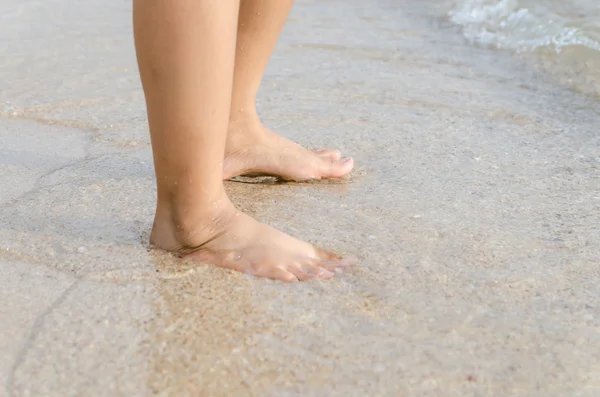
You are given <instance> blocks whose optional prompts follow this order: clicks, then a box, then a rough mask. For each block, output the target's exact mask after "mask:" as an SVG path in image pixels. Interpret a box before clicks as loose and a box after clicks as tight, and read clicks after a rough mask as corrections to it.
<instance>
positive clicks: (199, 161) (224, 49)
mask: <svg viewBox="0 0 600 397" xmlns="http://www.w3.org/2000/svg"><path fill="white" fill-rule="evenodd" d="M259 3H260V4H262V3H261V2H259V1H258V0H257V4H259ZM263 3H264V2H263ZM241 9H242V11H243V12H244V13H246V12H256V11H255V9H254V8H253V6H248V7H247V8H245V7H242V8H241ZM287 10H288V11H289V8H288V9H287ZM239 11H240V4H239V0H222V1H211V0H177V1H173V0H134V36H135V45H136V53H137V57H138V64H139V70H140V77H141V80H142V85H143V88H144V93H145V97H146V106H147V112H148V122H149V126H150V135H151V141H152V151H153V156H154V167H155V173H156V181H157V207H156V215H155V219H154V224H153V227H152V232H151V236H150V240H151V243H152V244H153V245H154V246H156V247H158V248H162V249H165V250H168V251H171V252H174V253H176V254H178V255H180V256H183V257H192V258H195V259H197V260H199V261H201V262H203V263H209V264H214V265H217V266H222V267H227V268H231V269H235V270H238V271H242V272H245V273H249V274H253V275H256V276H262V277H270V278H275V279H281V280H284V281H296V280H308V279H312V278H330V277H332V276H333V275H334V273H333V271H335V270H339V269H340V267H341V266H343V265H345V261H344V260H343V259H342V258H339V257H337V256H336V255H334V254H331V253H329V252H326V251H324V250H321V249H317V248H315V247H313V246H312V245H311V244H308V243H306V242H303V241H300V240H297V239H295V238H293V237H290V236H288V235H286V234H284V233H282V232H280V231H278V230H275V229H273V228H271V227H269V226H267V225H264V224H261V223H259V222H257V221H255V220H254V219H252V218H251V217H249V216H247V215H245V214H243V213H241V212H239V211H238V210H237V209H236V208H235V207H234V205H233V204H232V203H231V201H230V200H229V198H228V197H227V194H226V193H225V190H224V187H223V179H224V173H223V166H224V156H225V150H226V145H227V140H228V131H230V130H231V125H232V121H233V122H235V120H237V119H236V118H234V117H230V116H231V115H232V112H231V109H232V103H233V102H232V92H233V91H234V89H233V85H234V77H233V76H234V62H235V57H236V35H237V24H238V12H239ZM281 14H282V13H281ZM286 15H287V11H286ZM242 19H244V18H242ZM242 19H240V21H241V20H242ZM283 19H285V18H283ZM282 23H283V21H280V22H279V24H282ZM275 25H276V26H279V25H277V24H275ZM279 29H280V27H279ZM274 40H276V38H275V39H274ZM273 45H274V42H273V43H272V44H271V47H270V48H271V49H272V46H273ZM239 52H240V51H239V48H238V53H239ZM266 52H267V51H265V53H266ZM269 53H270V50H269ZM266 57H267V58H268V54H267V56H266ZM257 62H258V61H257ZM265 63H266V61H265ZM261 65H262V64H261ZM257 69H258V67H257ZM263 69H264V67H263ZM259 80H260V79H259ZM239 84H245V83H239ZM254 84H256V83H254ZM258 84H260V81H259V83H258ZM238 99H239V98H238ZM238 99H236V101H237V100H238ZM237 104H238V102H236V106H237ZM234 109H235V108H234ZM254 114H256V112H254ZM311 155H312V154H311ZM314 156H315V157H319V158H322V159H325V160H326V161H327V162H330V163H331V162H332V161H337V160H335V157H336V154H335V153H333V154H332V153H325V154H323V153H320V155H314ZM348 162H351V160H350V161H348V160H346V163H348Z"/></svg>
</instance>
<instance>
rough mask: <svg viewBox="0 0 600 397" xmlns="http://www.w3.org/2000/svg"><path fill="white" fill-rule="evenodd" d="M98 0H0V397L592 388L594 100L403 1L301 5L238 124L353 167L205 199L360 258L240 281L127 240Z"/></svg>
mask: <svg viewBox="0 0 600 397" xmlns="http://www.w3.org/2000/svg"><path fill="white" fill-rule="evenodd" d="M114 3H115V2H113V3H106V2H103V1H99V0H90V1H86V2H75V3H73V2H68V4H67V2H64V1H58V0H46V1H44V2H41V1H33V0H31V1H26V2H17V3H15V2H13V1H7V0H0V37H1V38H2V39H1V41H0V42H1V43H2V46H3V47H2V48H3V51H2V53H3V55H5V56H4V57H2V58H0V106H1V107H0V140H1V142H2V143H1V145H0V174H1V175H2V189H1V191H0V203H1V206H0V220H1V221H0V269H1V273H2V275H3V277H2V278H1V279H0V302H1V305H0V324H2V326H1V328H2V333H1V336H0V358H1V359H0V379H2V381H1V383H0V396H1V397H5V396H14V397H17V396H60V397H66V396H76V395H78V396H148V395H159V396H198V395H206V396H233V395H239V396H242V395H244V396H245V395H256V396H306V395H314V396H325V395H327V396H364V395H369V396H392V395H397V396H527V397H532V396H540V397H542V396H544V397H547V396H597V395H599V394H600V284H599V283H598V280H599V279H600V267H599V264H598V261H599V258H600V229H599V226H598V225H600V174H599V171H600V135H599V133H598V126H599V124H598V123H599V122H598V114H599V107H598V104H597V103H595V102H593V101H591V100H590V99H586V98H584V97H582V96H579V95H577V94H575V93H572V92H570V91H567V90H565V89H564V88H560V87H557V86H554V85H552V84H551V83H550V79H548V78H546V77H545V76H543V75H540V74H538V73H537V72H534V71H533V70H532V69H530V68H529V67H528V66H527V65H526V64H525V63H522V61H519V60H517V59H515V58H512V57H511V56H510V55H509V54H507V53H502V52H493V51H489V50H483V49H476V48H471V47H469V46H467V45H465V44H464V43H463V42H462V39H461V38H460V37H459V36H458V35H455V34H454V33H453V32H452V31H451V30H445V29H443V28H440V27H436V24H435V23H433V21H431V20H430V19H429V18H427V17H426V16H425V15H426V14H425V13H423V12H422V10H420V9H419V6H418V2H416V1H414V2H412V1H407V0H401V1H394V2H390V1H380V2H370V3H368V4H367V3H365V2H362V3H361V2H356V5H352V4H349V3H348V2H343V1H341V0H332V1H327V2H322V1H308V0H306V1H299V2H298V3H297V5H296V7H295V9H294V11H293V14H292V16H291V18H290V21H289V24H288V25H287V26H286V29H285V31H284V35H283V37H282V38H281V41H280V43H279V45H278V48H277V51H276V54H275V55H274V58H273V61H272V62H271V64H270V66H269V70H268V73H267V78H266V80H265V83H264V86H263V88H262V91H261V96H260V109H261V113H262V115H263V118H264V121H265V122H266V123H267V124H268V125H269V126H270V127H272V128H273V129H275V130H276V131H279V132H280V133H282V134H284V135H286V136H288V137H290V138H292V139H295V140H297V141H298V142H300V143H302V144H304V145H307V146H312V147H335V148H339V149H341V150H343V151H344V152H345V153H348V154H350V155H352V156H353V157H354V158H355V162H356V164H358V167H357V169H356V171H355V172H354V174H353V176H352V177H351V178H348V179H346V180H343V181H339V182H336V183H317V184H259V183H233V182H229V183H227V189H228V190H229V192H230V194H231V195H232V197H233V199H234V201H235V202H236V204H237V205H238V206H239V207H240V208H241V209H243V210H245V211H246V212H248V213H250V214H251V215H253V216H255V217H256V218H258V219H261V220H263V221H264V222H267V223H269V224H271V225H273V226H276V227H278V228H281V229H283V230H284V231H286V232H288V233H291V234H293V235H295V236H298V237H300V238H304V239H307V240H310V241H312V242H315V243H317V244H318V245H320V246H323V247H327V248H330V249H332V250H334V251H336V252H338V253H340V254H352V255H356V256H358V258H359V259H360V262H361V266H360V267H356V268H353V269H351V270H350V271H348V272H346V273H345V274H343V275H341V276H339V277H336V278H335V279H334V280H331V281H327V282H309V283H299V284H295V285H284V284H281V283H277V282H273V281H268V280H267V281H266V280H257V279H253V278H251V277H248V276H246V275H243V274H239V273H235V272H231V271H227V270H223V269H216V268H213V267H210V266H197V265H195V264H193V263H189V262H184V263H182V262H179V261H176V260H174V259H173V258H172V257H170V256H169V255H165V254H161V253H159V252H154V251H152V250H148V249H147V238H148V231H149V228H150V224H151V221H152V215H153V210H154V196H155V188H154V180H153V172H152V162H151V161H152V160H151V152H150V146H149V139H148V136H147V132H146V128H147V127H146V124H145V114H144V103H143V96H142V93H141V90H140V85H139V81H138V77H137V74H136V65H135V58H134V53H133V47H132V40H131V33H130V32H131V27H130V14H129V12H130V11H129V4H128V2H126V1H124V2H117V3H119V4H114ZM48 15H53V17H52V18H48Z"/></svg>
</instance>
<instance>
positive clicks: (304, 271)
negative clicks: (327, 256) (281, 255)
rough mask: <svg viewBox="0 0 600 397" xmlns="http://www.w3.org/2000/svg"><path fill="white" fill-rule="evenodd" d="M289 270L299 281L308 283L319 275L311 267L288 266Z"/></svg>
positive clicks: (300, 265)
mask: <svg viewBox="0 0 600 397" xmlns="http://www.w3.org/2000/svg"><path fill="white" fill-rule="evenodd" d="M287 270H288V271H289V272H290V273H292V274H293V275H294V276H296V278H298V280H300V281H306V280H310V279H313V278H315V277H317V273H316V272H315V271H313V270H312V268H311V267H310V266H306V265H303V264H292V265H289V266H287Z"/></svg>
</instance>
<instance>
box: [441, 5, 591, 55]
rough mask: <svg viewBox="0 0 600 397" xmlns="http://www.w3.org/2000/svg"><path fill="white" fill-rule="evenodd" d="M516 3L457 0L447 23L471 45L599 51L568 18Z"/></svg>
mask: <svg viewBox="0 0 600 397" xmlns="http://www.w3.org/2000/svg"><path fill="white" fill-rule="evenodd" d="M522 3H523V2H522V1H519V0H459V1H458V2H457V4H456V5H455V6H454V8H453V9H452V10H451V11H449V13H448V15H449V17H450V20H451V21H452V22H453V23H455V24H457V25H460V26H461V27H462V28H463V34H464V36H465V37H466V38H467V39H468V40H469V41H471V42H474V43H477V44H480V45H484V46H491V47H497V48H503V49H511V50H516V51H518V52H522V51H533V50H536V49H537V48H540V47H546V48H551V49H554V50H555V51H556V52H560V51H561V50H562V49H563V48H564V47H566V46H570V45H581V46H585V47H588V48H591V49H594V50H598V51H600V43H599V42H598V41H596V40H594V39H592V38H591V37H589V36H588V35H586V33H585V31H584V30H583V29H581V28H579V27H573V26H570V25H572V24H571V23H570V22H571V21H569V20H568V19H567V18H564V17H561V16H559V15H557V14H554V13H552V12H550V10H549V9H548V8H541V7H526V6H525V5H523V4H522Z"/></svg>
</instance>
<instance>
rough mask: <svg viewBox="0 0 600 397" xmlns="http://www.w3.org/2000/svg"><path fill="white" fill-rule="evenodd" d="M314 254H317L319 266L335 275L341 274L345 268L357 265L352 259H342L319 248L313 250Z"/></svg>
mask: <svg viewBox="0 0 600 397" xmlns="http://www.w3.org/2000/svg"><path fill="white" fill-rule="evenodd" d="M315 252H316V254H317V258H318V264H319V266H321V267H322V268H325V269H327V270H329V271H333V272H336V273H342V272H343V269H344V268H345V267H348V266H351V265H355V264H357V263H358V261H357V260H355V259H354V258H342V257H340V256H337V255H336V254H334V253H332V252H329V251H325V250H324V249H321V248H315Z"/></svg>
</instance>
